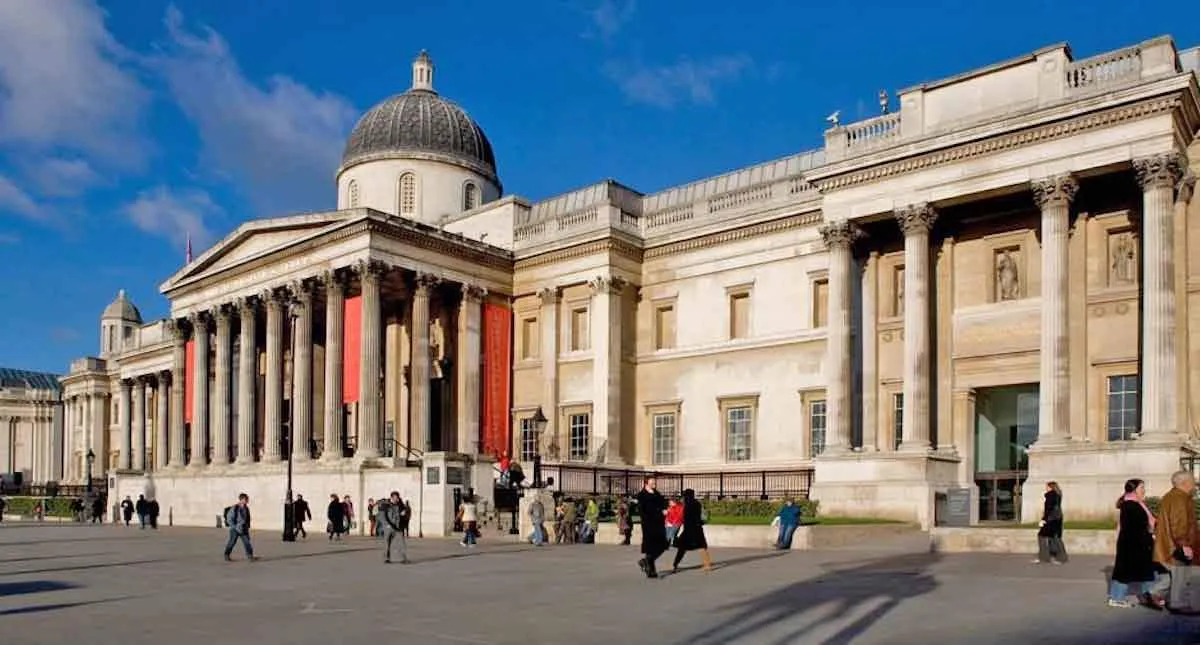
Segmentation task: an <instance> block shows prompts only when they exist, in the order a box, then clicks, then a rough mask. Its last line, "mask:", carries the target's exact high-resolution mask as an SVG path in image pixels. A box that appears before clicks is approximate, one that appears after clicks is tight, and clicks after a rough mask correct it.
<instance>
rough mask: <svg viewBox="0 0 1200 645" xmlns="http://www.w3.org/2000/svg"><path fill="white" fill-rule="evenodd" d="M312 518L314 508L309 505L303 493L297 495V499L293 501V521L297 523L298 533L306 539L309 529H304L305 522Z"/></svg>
mask: <svg viewBox="0 0 1200 645" xmlns="http://www.w3.org/2000/svg"><path fill="white" fill-rule="evenodd" d="M311 519H312V510H311V509H310V508H309V507H308V502H307V501H305V500H304V496H303V495H296V500H295V501H294V502H292V523H293V524H295V525H296V533H299V534H300V537H302V538H304V539H306V540H307V539H308V531H305V530H304V523H305V522H307V521H309V520H311Z"/></svg>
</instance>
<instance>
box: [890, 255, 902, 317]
mask: <svg viewBox="0 0 1200 645" xmlns="http://www.w3.org/2000/svg"><path fill="white" fill-rule="evenodd" d="M893 275H894V278H893V282H894V284H895V291H896V301H895V302H894V303H892V312H893V314H894V315H896V316H903V315H904V267H903V266H899V267H896V271H895V273H894V274H893Z"/></svg>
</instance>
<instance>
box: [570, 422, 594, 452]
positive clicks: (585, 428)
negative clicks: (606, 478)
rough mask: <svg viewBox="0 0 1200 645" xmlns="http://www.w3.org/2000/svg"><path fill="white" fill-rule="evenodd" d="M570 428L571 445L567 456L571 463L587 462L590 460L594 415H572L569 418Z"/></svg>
mask: <svg viewBox="0 0 1200 645" xmlns="http://www.w3.org/2000/svg"><path fill="white" fill-rule="evenodd" d="M567 425H568V427H569V428H570V431H571V434H570V438H571V445H570V450H569V452H568V454H567V456H568V458H569V459H570V460H571V461H586V460H587V458H588V453H589V452H590V451H589V450H588V448H589V447H590V446H589V443H590V442H589V439H590V435H591V425H592V415H591V413H588V412H581V413H579V414H572V415H571V416H569V417H568V418H567Z"/></svg>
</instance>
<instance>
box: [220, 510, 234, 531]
mask: <svg viewBox="0 0 1200 645" xmlns="http://www.w3.org/2000/svg"><path fill="white" fill-rule="evenodd" d="M222 516H223V517H224V518H225V526H226V528H233V525H234V523H235V522H237V517H236V515H235V509H234V508H233V507H232V506H226V507H225V512H224V513H222Z"/></svg>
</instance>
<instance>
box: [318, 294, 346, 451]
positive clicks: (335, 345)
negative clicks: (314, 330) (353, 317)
mask: <svg viewBox="0 0 1200 645" xmlns="http://www.w3.org/2000/svg"><path fill="white" fill-rule="evenodd" d="M321 284H322V285H324V287H325V441H324V442H323V443H324V448H323V449H322V451H321V460H322V461H334V460H337V459H341V458H342V440H341V439H342V433H341V429H342V419H343V415H342V396H343V393H342V387H343V384H342V369H344V368H343V361H344V358H343V354H342V353H343V351H344V348H343V345H342V340H343V338H344V337H345V325H346V320H345V316H346V283H345V280H344V279H343V277H342V275H341V274H339V273H338V272H336V271H326V272H325V274H324V275H323V276H321Z"/></svg>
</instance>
